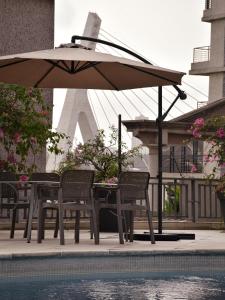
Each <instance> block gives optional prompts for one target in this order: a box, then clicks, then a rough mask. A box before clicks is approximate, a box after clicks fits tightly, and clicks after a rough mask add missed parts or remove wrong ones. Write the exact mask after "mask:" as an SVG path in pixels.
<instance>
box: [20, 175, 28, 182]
mask: <svg viewBox="0 0 225 300" xmlns="http://www.w3.org/2000/svg"><path fill="white" fill-rule="evenodd" d="M28 179H29V177H28V176H27V175H21V176H20V177H19V181H23V182H24V181H28Z"/></svg>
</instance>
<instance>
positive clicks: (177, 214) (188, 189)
mask: <svg viewBox="0 0 225 300" xmlns="http://www.w3.org/2000/svg"><path fill="white" fill-rule="evenodd" d="M216 185H217V182H216V180H214V181H213V180H211V181H209V180H206V179H196V178H188V179H186V178H185V179H183V178H180V179H178V178H172V177H171V178H164V179H163V207H162V209H163V215H164V217H166V218H173V219H185V220H189V221H192V222H194V223H195V222H198V221H200V220H204V219H214V220H219V219H221V213H220V203H219V200H218V198H217V196H216V192H215V187H216ZM149 197H150V204H151V208H152V211H153V215H154V216H157V214H158V201H157V179H156V178H152V179H151V180H150V184H149Z"/></svg>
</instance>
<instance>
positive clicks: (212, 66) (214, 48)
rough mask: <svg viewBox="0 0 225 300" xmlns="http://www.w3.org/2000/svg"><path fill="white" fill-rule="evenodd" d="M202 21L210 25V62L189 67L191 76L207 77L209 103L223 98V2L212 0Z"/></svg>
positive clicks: (224, 5) (224, 57) (224, 14)
mask: <svg viewBox="0 0 225 300" xmlns="http://www.w3.org/2000/svg"><path fill="white" fill-rule="evenodd" d="M202 21H204V22H210V23H211V42H210V60H209V61H207V60H206V61H204V62H197V63H193V64H192V65H191V70H190V74H191V75H207V76H209V102H213V101H216V100H218V99H221V98H223V97H225V86H224V82H225V1H224V0H212V1H211V7H209V8H206V9H205V10H204V12H203V17H202Z"/></svg>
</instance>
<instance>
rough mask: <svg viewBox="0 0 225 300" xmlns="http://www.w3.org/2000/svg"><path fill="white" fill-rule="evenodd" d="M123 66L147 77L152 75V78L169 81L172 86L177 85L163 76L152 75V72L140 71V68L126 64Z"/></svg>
mask: <svg viewBox="0 0 225 300" xmlns="http://www.w3.org/2000/svg"><path fill="white" fill-rule="evenodd" d="M123 65H124V66H127V67H128V68H130V69H135V70H137V71H139V72H142V73H145V74H148V75H152V76H154V77H157V78H159V79H163V80H166V81H169V82H171V83H172V84H175V85H176V84H178V83H177V81H173V80H171V79H168V78H166V77H164V76H161V75H157V74H154V73H152V72H148V71H145V70H142V69H140V68H138V67H135V66H131V65H127V64H123Z"/></svg>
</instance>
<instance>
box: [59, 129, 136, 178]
mask: <svg viewBox="0 0 225 300" xmlns="http://www.w3.org/2000/svg"><path fill="white" fill-rule="evenodd" d="M106 139H107V138H106V135H105V131H104V130H103V129H101V130H98V132H97V134H96V136H95V137H94V138H93V139H91V140H89V141H87V142H86V143H84V144H81V143H80V144H78V146H77V147H76V148H75V150H70V151H69V152H68V153H67V155H66V157H65V159H64V160H63V161H62V162H61V164H60V166H59V172H62V171H64V170H66V169H68V168H72V169H73V168H75V169H76V168H79V167H80V166H82V165H84V166H89V167H91V168H94V169H95V170H96V176H95V180H96V182H103V183H104V182H109V183H110V182H111V183H114V182H116V180H117V176H118V150H117V143H118V132H117V129H116V128H115V127H110V135H109V138H108V143H106ZM121 149H122V154H121V165H122V168H123V169H124V170H126V169H127V168H129V167H132V166H133V162H134V158H135V157H136V156H140V155H141V154H140V149H141V147H140V146H138V147H134V148H132V149H128V147H127V146H126V144H125V143H122V145H121Z"/></svg>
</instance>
